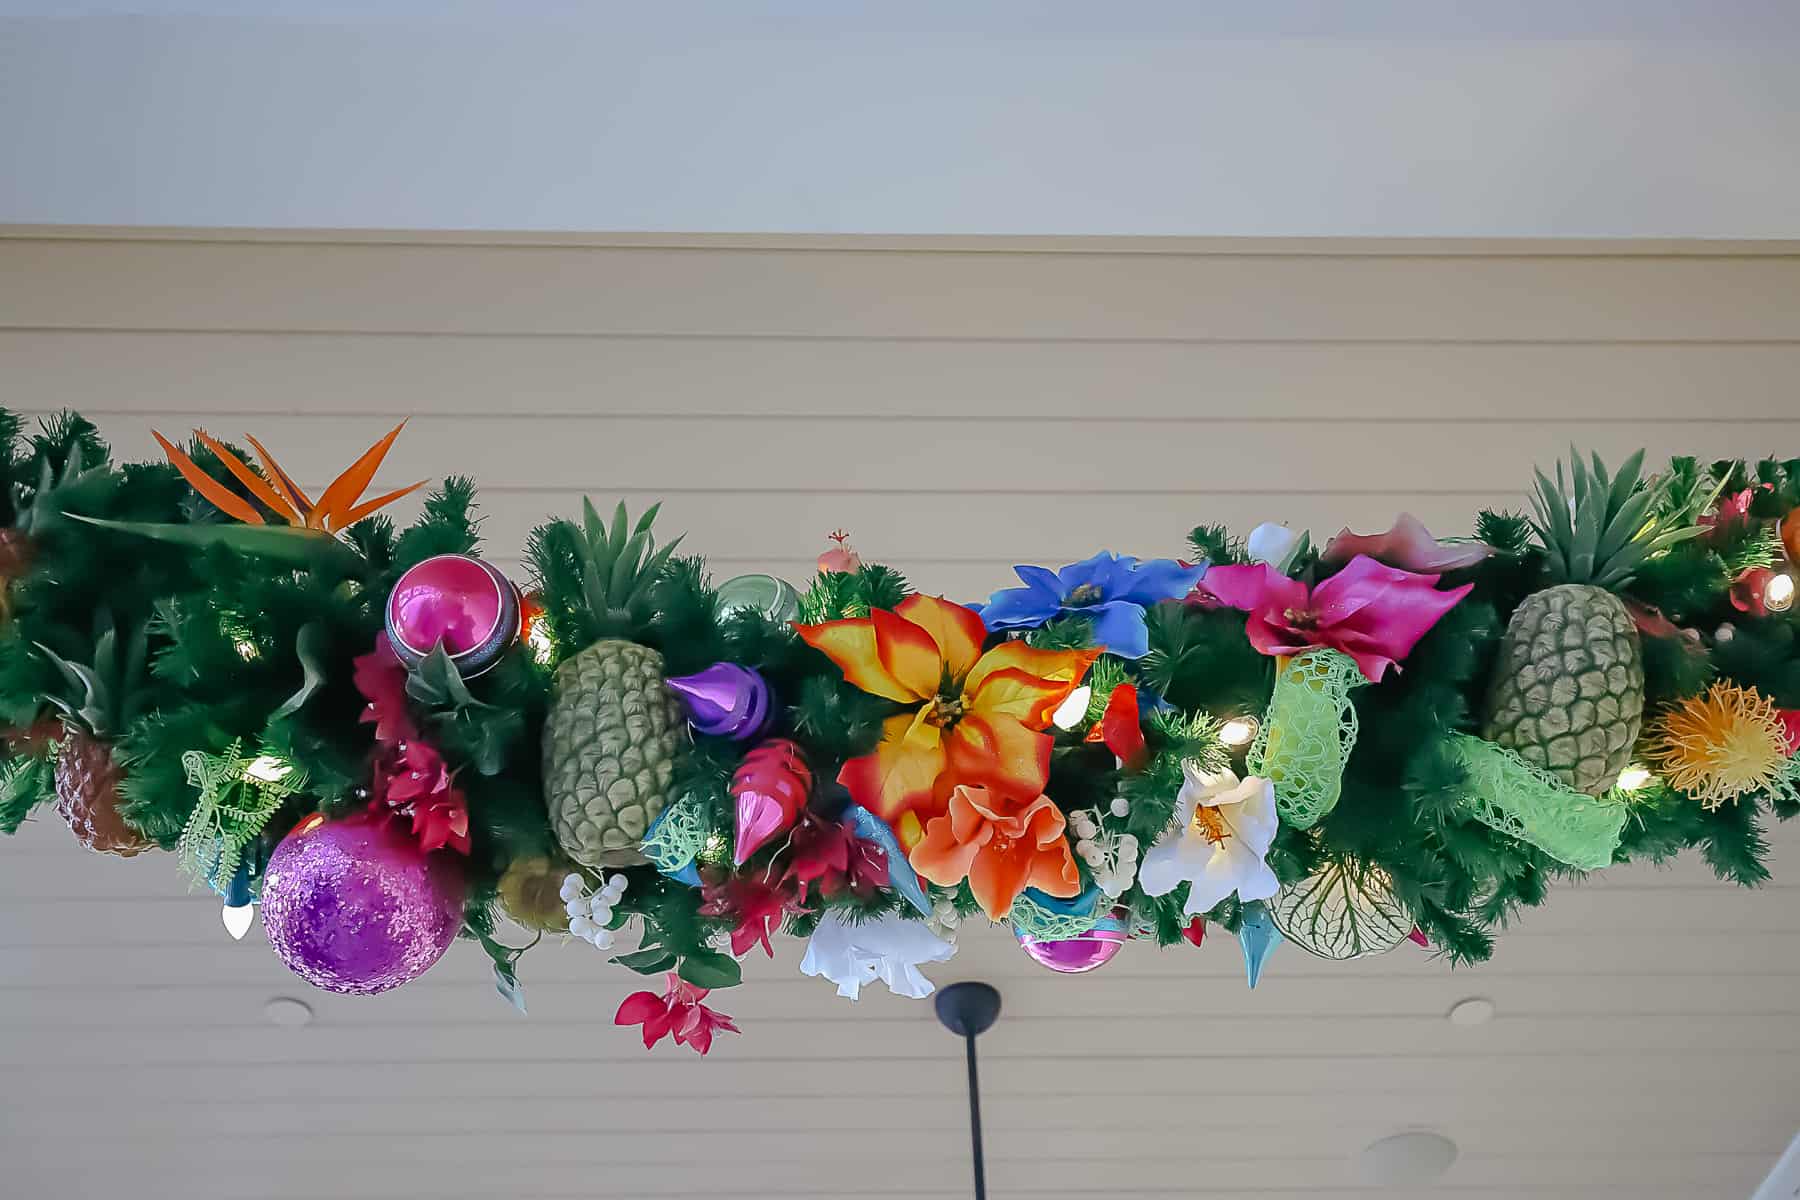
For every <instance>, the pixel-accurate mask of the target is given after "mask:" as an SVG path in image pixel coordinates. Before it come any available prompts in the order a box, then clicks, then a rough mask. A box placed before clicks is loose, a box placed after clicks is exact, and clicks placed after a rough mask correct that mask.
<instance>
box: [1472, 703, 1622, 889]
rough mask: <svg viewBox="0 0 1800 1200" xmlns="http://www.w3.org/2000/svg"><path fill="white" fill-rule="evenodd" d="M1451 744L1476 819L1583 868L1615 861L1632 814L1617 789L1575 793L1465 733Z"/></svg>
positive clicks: (1500, 749) (1537, 769)
mask: <svg viewBox="0 0 1800 1200" xmlns="http://www.w3.org/2000/svg"><path fill="white" fill-rule="evenodd" d="M1447 744H1448V746H1449V749H1450V753H1451V755H1452V756H1453V757H1454V759H1455V760H1456V762H1457V764H1458V765H1459V766H1461V767H1462V769H1463V771H1464V772H1465V773H1466V775H1467V784H1466V788H1467V796H1466V797H1465V800H1464V803H1465V804H1466V805H1467V807H1468V809H1469V811H1470V813H1472V814H1473V815H1474V816H1475V818H1476V819H1477V820H1479V821H1481V822H1482V823H1483V824H1485V825H1488V826H1490V827H1492V828H1494V829H1497V830H1499V831H1500V832H1501V833H1505V834H1510V835H1511V836H1513V837H1516V838H1518V839H1519V840H1520V841H1524V842H1529V843H1531V844H1532V845H1533V846H1536V847H1537V848H1538V849H1539V850H1542V851H1543V852H1544V853H1545V854H1548V855H1549V856H1550V857H1551V858H1554V859H1556V860H1557V861H1558V862H1561V863H1567V864H1568V865H1569V866H1571V867H1575V868H1577V869H1578V870H1583V871H1595V870H1599V869H1600V868H1601V867H1604V866H1607V865H1609V864H1610V863H1611V862H1612V859H1613V851H1614V850H1616V849H1618V846H1619V835H1620V833H1622V832H1623V831H1624V828H1625V818H1626V816H1627V815H1628V812H1629V809H1628V806H1627V805H1626V803H1625V801H1624V800H1623V799H1622V798H1620V797H1619V796H1618V795H1617V794H1616V793H1609V794H1608V795H1605V796H1589V795H1587V794H1586V793H1583V792H1578V791H1575V790H1574V789H1573V788H1570V787H1567V786H1565V785H1564V784H1562V783H1561V782H1560V781H1558V780H1557V779H1555V778H1553V777H1551V776H1550V775H1549V774H1548V773H1547V772H1545V771H1543V770H1541V769H1539V768H1538V767H1535V766H1533V765H1532V764H1530V763H1528V762H1526V761H1525V760H1524V759H1522V758H1520V757H1519V756H1518V755H1517V754H1514V753H1513V752H1512V751H1510V750H1507V749H1506V748H1504V747H1502V746H1497V745H1495V744H1494V743H1493V742H1487V741H1483V740H1482V739H1480V738H1478V737H1471V736H1470V735H1468V734H1466V733H1454V734H1451V735H1450V737H1449V740H1448V743H1447Z"/></svg>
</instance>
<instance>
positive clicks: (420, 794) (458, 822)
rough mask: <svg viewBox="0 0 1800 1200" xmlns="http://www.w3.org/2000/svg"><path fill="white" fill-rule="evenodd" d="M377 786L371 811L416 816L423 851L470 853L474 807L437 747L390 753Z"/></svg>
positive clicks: (380, 765) (415, 745)
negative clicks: (471, 822) (471, 810)
mask: <svg viewBox="0 0 1800 1200" xmlns="http://www.w3.org/2000/svg"><path fill="white" fill-rule="evenodd" d="M372 783H373V786H372V787H371V788H370V792H371V794H372V796H373V801H372V802H371V805H370V807H372V808H376V809H381V808H386V809H388V810H391V811H393V812H396V813H400V814H402V815H407V814H410V815H411V817H412V831H413V836H414V837H416V838H418V839H419V849H421V850H424V851H426V852H427V853H429V852H431V851H433V850H440V849H442V848H443V847H445V846H449V847H451V848H452V849H454V850H456V851H457V853H459V854H467V853H468V852H469V806H468V803H467V802H466V801H465V800H464V799H463V794H462V792H461V791H459V790H458V789H457V787H456V786H455V784H454V783H453V782H452V780H451V775H450V768H449V766H448V765H446V764H445V762H444V758H443V755H441V754H439V753H438V752H437V748H436V747H434V746H432V745H431V744H429V743H428V742H423V741H416V740H415V741H410V742H400V743H398V744H396V745H394V746H392V747H387V748H384V749H383V751H382V752H381V753H380V754H379V755H377V756H376V759H375V770H374V776H373V780H372Z"/></svg>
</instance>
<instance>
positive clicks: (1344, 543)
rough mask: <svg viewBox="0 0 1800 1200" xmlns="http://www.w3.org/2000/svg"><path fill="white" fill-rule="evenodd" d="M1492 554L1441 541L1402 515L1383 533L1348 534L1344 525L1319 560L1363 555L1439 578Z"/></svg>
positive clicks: (1484, 547)
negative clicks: (1435, 575)
mask: <svg viewBox="0 0 1800 1200" xmlns="http://www.w3.org/2000/svg"><path fill="white" fill-rule="evenodd" d="M1493 552H1494V550H1493V547H1491V546H1489V545H1488V544H1487V543H1485V542H1440V541H1438V540H1437V539H1436V538H1434V537H1432V536H1431V531H1430V530H1428V529H1426V528H1425V525H1424V523H1423V522H1422V521H1420V520H1419V518H1417V517H1415V516H1413V515H1412V514H1411V513H1401V514H1400V515H1399V516H1397V517H1395V518H1394V526H1393V528H1392V529H1389V530H1388V531H1387V532H1386V533H1370V534H1364V533H1351V532H1350V529H1349V527H1348V526H1346V527H1345V528H1343V529H1342V530H1340V531H1339V532H1338V535H1337V536H1336V537H1334V538H1332V539H1331V540H1330V541H1329V542H1327V543H1325V552H1324V553H1323V554H1321V555H1319V561H1320V562H1323V563H1328V564H1332V565H1336V564H1337V563H1346V562H1349V561H1350V560H1351V559H1353V558H1355V557H1356V556H1357V555H1359V554H1366V555H1368V556H1369V557H1370V558H1372V559H1374V560H1375V561H1376V562H1378V563H1381V564H1383V565H1384V566H1389V567H1398V568H1400V569H1401V570H1402V571H1418V572H1420V573H1422V574H1437V575H1442V574H1444V573H1446V572H1449V571H1460V570H1462V569H1463V568H1464V567H1472V566H1474V565H1476V564H1477V563H1479V562H1481V561H1482V560H1483V559H1485V558H1486V557H1487V556H1488V555H1490V554H1492V553H1493Z"/></svg>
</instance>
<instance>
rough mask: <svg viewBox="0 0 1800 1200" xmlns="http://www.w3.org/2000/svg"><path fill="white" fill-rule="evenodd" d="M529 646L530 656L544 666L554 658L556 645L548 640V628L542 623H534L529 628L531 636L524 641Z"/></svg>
mask: <svg viewBox="0 0 1800 1200" xmlns="http://www.w3.org/2000/svg"><path fill="white" fill-rule="evenodd" d="M525 640H526V641H527V642H528V643H530V645H531V656H532V657H533V658H535V659H537V660H538V661H539V662H540V663H543V664H544V665H545V666H549V665H550V660H551V659H553V658H555V657H556V643H555V642H553V641H551V640H550V630H549V627H548V626H547V625H546V624H545V623H544V622H543V621H535V622H533V623H532V626H531V636H530V637H528V638H526V639H525Z"/></svg>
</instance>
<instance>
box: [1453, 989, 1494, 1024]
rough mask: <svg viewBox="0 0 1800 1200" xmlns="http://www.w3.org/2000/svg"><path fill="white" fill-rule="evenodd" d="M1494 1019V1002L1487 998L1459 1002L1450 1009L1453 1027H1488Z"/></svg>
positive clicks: (1474, 998) (1477, 997)
mask: <svg viewBox="0 0 1800 1200" xmlns="http://www.w3.org/2000/svg"><path fill="white" fill-rule="evenodd" d="M1493 1019H1494V1002H1493V1001H1492V1000H1489V999H1487V998H1486V997H1485V996H1471V997H1469V998H1468V999H1467V1000H1459V1001H1457V1002H1456V1003H1455V1004H1454V1005H1452V1006H1451V1008H1450V1023H1451V1024H1452V1025H1486V1024H1487V1023H1488V1022H1489V1021H1491V1020H1493Z"/></svg>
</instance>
